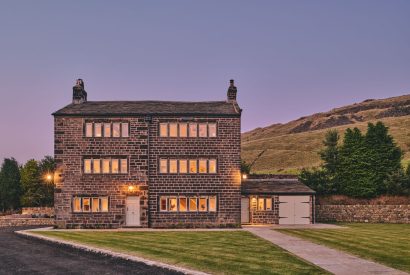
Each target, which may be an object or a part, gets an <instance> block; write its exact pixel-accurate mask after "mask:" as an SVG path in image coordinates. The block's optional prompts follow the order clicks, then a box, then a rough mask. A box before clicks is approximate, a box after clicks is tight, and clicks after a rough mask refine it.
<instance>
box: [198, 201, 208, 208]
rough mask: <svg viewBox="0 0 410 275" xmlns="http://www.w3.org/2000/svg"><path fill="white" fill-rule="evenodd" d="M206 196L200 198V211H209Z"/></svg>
mask: <svg viewBox="0 0 410 275" xmlns="http://www.w3.org/2000/svg"><path fill="white" fill-rule="evenodd" d="M206 201H207V200H206V198H199V211H207V210H208V206H207V204H206Z"/></svg>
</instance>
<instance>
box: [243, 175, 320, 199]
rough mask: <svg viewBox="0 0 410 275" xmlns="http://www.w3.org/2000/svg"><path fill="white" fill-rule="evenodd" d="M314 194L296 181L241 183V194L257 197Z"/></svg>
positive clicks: (245, 181) (253, 180)
mask: <svg viewBox="0 0 410 275" xmlns="http://www.w3.org/2000/svg"><path fill="white" fill-rule="evenodd" d="M315 193H316V192H315V191H314V190H312V189H310V188H309V187H307V186H306V185H304V184H303V183H301V182H300V181H299V180H298V179H278V178H268V179H246V180H243V181H242V194H248V195H253V194H255V195H258V194H272V195H310V194H315Z"/></svg>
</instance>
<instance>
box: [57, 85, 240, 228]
mask: <svg viewBox="0 0 410 275" xmlns="http://www.w3.org/2000/svg"><path fill="white" fill-rule="evenodd" d="M81 83H83V82H81ZM80 86H81V85H76V86H75V87H74V88H75V89H77V90H78V89H79V90H81V91H82V92H83V93H85V91H84V90H83V89H84V85H82V86H81V87H80ZM232 86H233V83H232V84H231V87H230V90H232ZM228 94H229V95H230V98H229V100H227V101H225V102H224V101H222V102H214V103H213V102H204V103H198V104H199V105H198V104H197V103H192V104H190V103H180V102H177V103H173V102H158V104H157V105H158V106H156V103H155V102H148V103H146V104H145V103H144V102H124V103H123V102H108V103H107V102H104V103H101V104H100V103H99V102H92V103H90V102H87V99H86V96H85V97H83V98H82V100H81V101H75V100H74V98H73V104H70V105H68V106H66V107H65V108H63V109H61V110H60V111H57V112H56V113H54V116H55V117H54V140H55V147H54V154H55V159H56V162H57V165H58V169H57V172H56V175H55V177H54V178H55V218H56V225H57V227H59V228H118V227H122V226H125V225H126V199H127V197H128V196H139V197H140V222H141V226H142V227H232V226H240V210H241V209H240V194H241V182H240V138H241V136H240V131H241V130H240V127H241V119H240V114H241V110H240V108H239V106H238V105H237V103H236V88H235V93H234V96H235V98H234V97H233V93H232V91H231V93H229V91H228ZM99 104H100V105H99ZM110 104H111V105H110ZM173 104H174V105H173ZM201 104H202V105H201ZM107 105H110V106H109V107H107ZM84 106H85V107H84ZM128 106H141V107H133V108H131V107H128ZM174 106H176V107H175V108H174ZM178 106H182V107H181V108H185V109H186V110H188V109H189V111H184V110H178ZM197 106H199V107H197ZM201 106H204V107H201ZM77 108H79V109H80V111H78V109H77ZM86 108H89V112H90V113H87V109H86ZM107 108H111V109H109V110H108V109H107ZM142 108H146V110H145V111H141V109H142ZM155 108H156V110H158V111H162V110H164V109H166V110H171V111H172V112H176V113H175V114H174V115H173V114H168V115H164V114H158V113H157V112H158V111H156V110H154V111H152V110H153V109H155ZM198 108H203V111H201V110H199V111H197V109H198ZM132 111H135V113H132V114H131V113H130V112H132ZM171 111H170V112H171ZM141 112H146V113H141ZM184 112H186V113H184ZM194 112H197V113H198V114H193V113H194ZM200 112H203V113H205V114H199V113H200ZM212 112H213V113H212ZM179 121H184V122H213V123H216V125H217V136H216V137H203V138H202V137H197V138H183V137H181V138H176V137H160V136H159V123H160V122H179ZM87 122H92V123H114V122H121V123H129V136H128V137H118V138H117V137H116V138H102V137H86V136H85V131H86V130H85V127H86V126H85V125H86V123H87ZM110 157H111V158H122V159H123V158H126V159H127V160H128V172H127V173H126V174H86V173H84V159H86V158H87V159H88V158H90V159H91V158H110ZM160 158H175V159H181V158H187V159H189V158H212V159H216V160H217V172H216V173H215V174H160V173H159V159H160ZM130 186H132V188H129V187H130ZM74 196H76V197H84V198H85V197H108V201H109V202H108V204H109V206H108V211H107V212H92V211H91V212H86V213H84V212H74V211H73V204H74V203H73V197H74ZM160 196H187V197H188V196H216V198H217V211H216V212H160V211H159V197H160Z"/></svg>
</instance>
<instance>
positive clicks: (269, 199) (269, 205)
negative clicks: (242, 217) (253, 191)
mask: <svg viewBox="0 0 410 275" xmlns="http://www.w3.org/2000/svg"><path fill="white" fill-rule="evenodd" d="M266 210H272V199H271V198H267V199H266Z"/></svg>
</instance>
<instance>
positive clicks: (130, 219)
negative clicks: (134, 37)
mask: <svg viewBox="0 0 410 275" xmlns="http://www.w3.org/2000/svg"><path fill="white" fill-rule="evenodd" d="M140 208H141V207H140V197H137V196H130V197H127V201H126V217H125V219H126V220H125V224H126V225H127V226H140V225H141V220H140Z"/></svg>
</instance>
